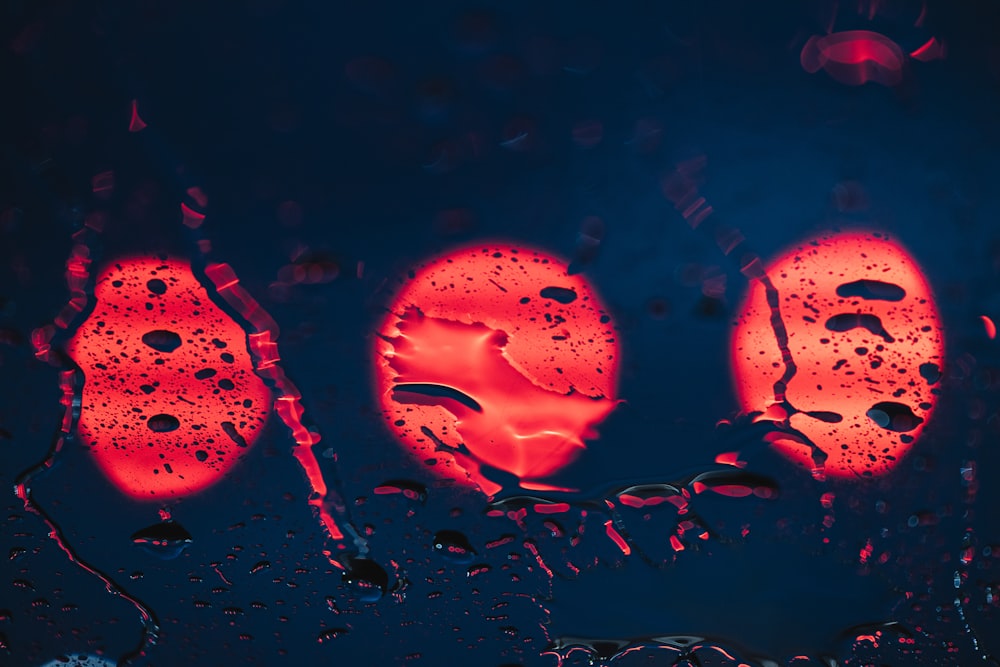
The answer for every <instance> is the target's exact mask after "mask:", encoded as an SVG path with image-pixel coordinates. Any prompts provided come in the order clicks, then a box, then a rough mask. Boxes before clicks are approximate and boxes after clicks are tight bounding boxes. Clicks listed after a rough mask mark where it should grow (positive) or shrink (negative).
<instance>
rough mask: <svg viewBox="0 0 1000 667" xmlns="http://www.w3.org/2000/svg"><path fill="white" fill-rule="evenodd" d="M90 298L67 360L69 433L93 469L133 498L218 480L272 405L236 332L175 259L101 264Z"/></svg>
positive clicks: (244, 342) (186, 490)
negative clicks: (77, 404)
mask: <svg viewBox="0 0 1000 667" xmlns="http://www.w3.org/2000/svg"><path fill="white" fill-rule="evenodd" d="M94 296H95V302H96V304H95V307H94V310H93V312H92V313H91V315H90V316H89V317H88V318H87V320H86V321H85V322H83V323H82V324H81V325H80V327H79V328H78V329H77V331H76V333H75V334H74V336H73V337H72V339H70V341H69V343H68V345H67V352H68V353H69V355H70V357H72V359H73V360H74V361H75V362H76V363H77V364H78V365H79V366H80V368H81V369H82V370H83V372H84V374H85V376H86V382H85V384H84V387H83V397H82V409H81V412H80V418H79V423H78V432H79V436H80V439H81V440H82V441H83V443H84V444H86V445H87V446H88V447H89V448H90V449H91V451H92V452H93V454H94V457H95V459H96V461H97V464H98V466H99V467H100V468H101V470H102V471H103V472H104V473H105V474H106V475H107V476H108V478H109V479H110V480H111V481H112V482H114V484H115V485H116V486H117V487H118V488H119V489H120V490H121V491H123V492H124V493H126V494H128V495H130V496H132V497H135V498H146V499H159V498H162V497H164V496H182V495H187V494H189V493H193V492H195V491H199V490H201V489H204V488H205V487H207V486H208V485H210V484H212V483H214V482H216V481H218V480H219V479H221V478H222V477H223V476H224V475H225V474H226V472H227V471H228V470H229V469H230V468H231V467H232V466H233V464H235V463H236V461H237V460H238V459H239V458H240V456H241V454H242V453H243V452H244V451H245V450H246V449H247V448H248V447H249V446H250V445H251V444H252V443H253V441H254V440H255V439H256V437H257V435H258V434H259V433H260V429H261V427H262V426H263V424H264V422H265V420H266V419H267V416H268V413H269V412H270V408H271V394H270V391H269V390H268V389H267V387H266V386H265V385H264V383H263V381H262V380H261V379H260V378H259V377H258V376H257V375H256V374H255V373H254V366H253V361H252V359H251V357H250V352H249V350H248V349H247V334H246V332H245V331H244V330H243V329H242V328H241V327H240V325H239V324H238V323H237V322H235V321H233V319H232V318H230V317H229V316H228V315H227V314H226V313H225V312H223V311H222V310H221V309H220V308H219V307H218V306H216V305H215V304H214V303H213V302H212V301H211V300H210V299H209V297H208V293H207V292H206V291H205V288H204V287H203V286H202V285H201V283H200V282H199V281H198V279H197V278H195V276H194V274H193V273H192V272H191V268H190V266H188V265H187V264H186V263H184V262H180V261H177V260H170V259H168V260H161V259H157V258H135V259H129V260H123V261H120V262H117V263H114V264H111V265H110V266H108V267H107V268H105V269H104V271H103V272H102V273H101V274H100V275H99V276H98V278H97V281H96V285H95V295H94Z"/></svg>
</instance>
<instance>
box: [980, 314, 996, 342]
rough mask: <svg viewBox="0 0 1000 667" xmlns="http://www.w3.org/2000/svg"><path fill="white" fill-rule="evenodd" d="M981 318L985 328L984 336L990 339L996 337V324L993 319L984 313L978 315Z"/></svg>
mask: <svg viewBox="0 0 1000 667" xmlns="http://www.w3.org/2000/svg"><path fill="white" fill-rule="evenodd" d="M979 317H980V318H981V319H982V320H983V328H984V329H986V336H987V338H989V339H990V340H993V339H994V338H996V337H997V325H996V324H994V323H993V320H992V319H990V318H989V317H987V316H986V315H980V316H979Z"/></svg>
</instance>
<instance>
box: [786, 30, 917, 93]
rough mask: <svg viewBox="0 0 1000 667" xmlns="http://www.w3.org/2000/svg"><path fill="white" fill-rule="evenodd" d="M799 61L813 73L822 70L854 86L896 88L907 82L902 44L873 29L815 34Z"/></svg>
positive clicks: (803, 50) (805, 68)
mask: <svg viewBox="0 0 1000 667" xmlns="http://www.w3.org/2000/svg"><path fill="white" fill-rule="evenodd" d="M799 60H800V62H801V63H802V68H803V69H804V70H805V71H807V72H809V73H810V74H815V73H816V72H818V71H819V70H821V69H822V70H825V71H826V73H827V74H829V75H830V76H831V77H833V78H834V79H835V80H837V81H839V82H840V83H844V84H847V85H850V86H860V85H861V84H863V83H866V82H868V81H874V82H876V83H880V84H882V85H885V86H895V85H897V84H899V83H900V81H902V79H903V63H904V55H903V51H902V50H901V49H900V48H899V45H897V44H896V43H895V42H893V41H892V40H891V39H889V38H888V37H886V36H885V35H880V34H879V33H877V32H871V31H869V30H849V31H846V32H835V33H833V34H830V35H825V36H818V35H814V36H812V37H810V38H809V40H808V41H807V42H806V44H805V46H803V47H802V52H801V54H800V55H799Z"/></svg>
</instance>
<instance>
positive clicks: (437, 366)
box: [375, 246, 618, 494]
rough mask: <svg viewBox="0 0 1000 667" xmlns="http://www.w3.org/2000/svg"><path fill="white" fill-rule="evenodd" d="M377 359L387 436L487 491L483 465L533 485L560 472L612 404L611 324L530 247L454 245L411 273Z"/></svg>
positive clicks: (574, 281) (592, 298)
mask: <svg viewBox="0 0 1000 667" xmlns="http://www.w3.org/2000/svg"><path fill="white" fill-rule="evenodd" d="M375 352H376V357H375V374H376V378H375V379H376V387H377V390H378V398H379V400H380V402H381V404H382V409H383V413H384V415H385V418H386V421H387V422H388V425H389V427H390V429H391V430H392V432H393V433H394V434H395V435H396V437H397V438H398V439H399V440H400V442H401V443H402V444H403V445H404V446H405V447H407V448H408V449H409V450H410V451H411V452H412V453H413V455H414V456H416V457H417V458H419V459H420V460H424V459H427V458H430V457H432V456H433V457H434V458H436V459H439V460H440V461H441V462H439V463H438V464H437V468H436V470H437V471H438V473H439V474H442V475H445V476H448V477H452V478H455V479H459V480H465V481H470V482H472V483H474V484H478V485H479V486H480V488H481V489H482V490H483V491H484V492H485V493H487V494H493V493H495V492H496V491H497V490H499V489H500V484H499V483H498V482H497V481H496V480H495V478H491V474H490V473H489V470H490V469H492V470H498V471H502V473H506V474H507V475H513V476H515V477H516V478H517V479H518V480H520V481H522V482H525V483H530V482H528V480H530V479H532V478H541V477H546V476H549V475H551V474H553V473H555V472H556V471H558V470H559V469H561V468H562V467H564V466H565V465H567V464H568V463H569V462H570V461H572V460H573V459H574V458H575V457H576V455H577V454H578V453H579V452H580V451H582V450H583V449H584V440H585V439H587V438H594V437H596V432H595V431H594V427H595V426H596V425H597V424H598V423H600V422H601V421H602V420H603V419H604V418H605V417H606V416H607V415H608V414H609V413H610V412H611V410H613V409H614V407H615V405H616V401H615V398H614V396H615V390H616V382H617V376H618V341H617V335H616V334H615V331H614V326H613V324H612V323H611V319H610V317H609V316H608V315H607V314H606V313H605V310H604V307H603V306H602V305H601V303H600V301H599V300H598V297H597V294H596V293H595V292H594V290H593V289H592V288H591V287H590V285H589V284H588V283H587V281H586V280H585V279H584V278H583V277H581V276H579V275H572V276H571V275H569V274H568V273H567V267H566V264H565V263H564V262H562V261H561V260H558V259H556V258H554V257H552V256H549V255H546V254H543V253H541V252H538V251H534V250H531V249H528V248H523V247H522V248H510V247H486V246H476V247H475V248H463V249H460V250H457V251H455V252H453V253H451V254H449V255H446V256H444V257H441V258H439V259H437V260H435V261H433V262H431V263H429V264H427V265H425V266H424V267H423V268H421V269H420V270H419V271H416V272H415V273H411V277H410V279H409V280H408V281H406V282H405V284H404V285H403V287H402V289H401V290H400V292H399V294H398V295H397V296H396V299H395V301H394V303H393V304H392V306H391V307H390V314H389V315H388V316H387V317H386V318H385V320H384V321H383V322H382V325H381V326H380V328H379V335H378V337H377V339H376V349H375ZM442 455H443V457H442ZM533 486H537V485H533Z"/></svg>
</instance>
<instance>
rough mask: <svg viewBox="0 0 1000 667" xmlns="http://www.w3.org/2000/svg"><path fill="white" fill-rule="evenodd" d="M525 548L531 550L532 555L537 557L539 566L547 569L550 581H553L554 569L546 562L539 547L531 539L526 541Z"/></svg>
mask: <svg viewBox="0 0 1000 667" xmlns="http://www.w3.org/2000/svg"><path fill="white" fill-rule="evenodd" d="M524 548H525V549H527V550H528V551H530V552H531V555H532V556H534V557H535V561H536V562H537V563H538V567H540V568H542V570H544V571H545V574H546V575H548V578H549V581H552V569H551V568H550V567H549V566H548V565H547V564H546V563H545V561H544V560H543V559H542V554H540V553H539V552H538V547H537V546H535V543H534V542H532V541H531V540H525V541H524Z"/></svg>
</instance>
